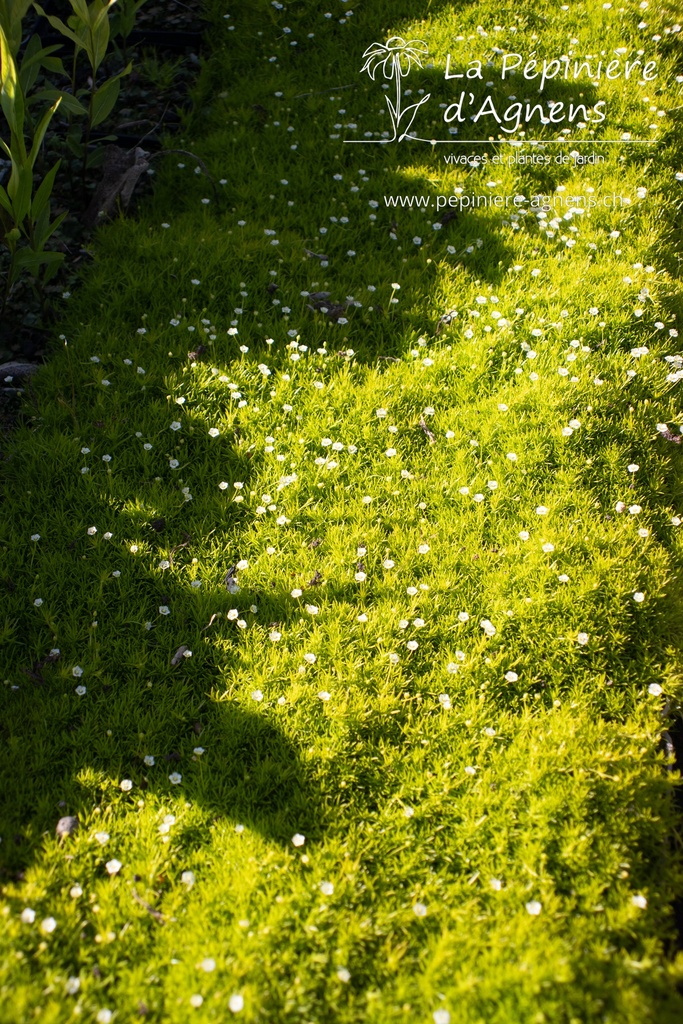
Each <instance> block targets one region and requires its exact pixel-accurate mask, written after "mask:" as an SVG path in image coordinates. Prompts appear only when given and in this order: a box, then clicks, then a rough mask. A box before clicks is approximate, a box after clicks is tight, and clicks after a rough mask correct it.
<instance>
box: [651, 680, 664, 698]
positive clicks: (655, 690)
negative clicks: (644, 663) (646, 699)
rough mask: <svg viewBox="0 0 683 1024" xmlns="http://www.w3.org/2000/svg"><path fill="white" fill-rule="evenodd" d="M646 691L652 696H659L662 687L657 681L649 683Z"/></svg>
mask: <svg viewBox="0 0 683 1024" xmlns="http://www.w3.org/2000/svg"><path fill="white" fill-rule="evenodd" d="M647 692H648V693H649V694H650V695H651V696H652V697H661V695H662V688H661V686H660V685H659V683H650V685H649V686H648V688H647Z"/></svg>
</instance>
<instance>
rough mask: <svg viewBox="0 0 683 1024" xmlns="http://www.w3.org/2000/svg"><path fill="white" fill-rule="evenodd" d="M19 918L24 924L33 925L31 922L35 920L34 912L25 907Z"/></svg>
mask: <svg viewBox="0 0 683 1024" xmlns="http://www.w3.org/2000/svg"><path fill="white" fill-rule="evenodd" d="M20 918H21V920H22V921H23V922H24V924H33V922H34V921H35V919H36V912H35V910H31V908H30V907H26V908H25V909H24V910H22V912H21V914H20Z"/></svg>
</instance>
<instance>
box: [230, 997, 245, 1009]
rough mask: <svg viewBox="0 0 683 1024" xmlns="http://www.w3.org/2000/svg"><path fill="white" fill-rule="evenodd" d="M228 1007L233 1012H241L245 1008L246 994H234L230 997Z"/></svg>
mask: <svg viewBox="0 0 683 1024" xmlns="http://www.w3.org/2000/svg"><path fill="white" fill-rule="evenodd" d="M228 1007H229V1008H230V1010H231V1011H232V1013H239V1012H240V1010H243V1009H244V996H239V995H233V996H230V998H229V999H228Z"/></svg>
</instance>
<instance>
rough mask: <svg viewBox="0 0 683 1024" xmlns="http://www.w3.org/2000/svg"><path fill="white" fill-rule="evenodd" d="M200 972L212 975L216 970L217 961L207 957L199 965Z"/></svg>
mask: <svg viewBox="0 0 683 1024" xmlns="http://www.w3.org/2000/svg"><path fill="white" fill-rule="evenodd" d="M199 970H200V971H204V972H205V973H206V974H210V973H211V971H215V970H216V961H215V960H214V959H213V957H210V956H207V957H205V958H204V959H203V960H202V962H201V963H200V965H199Z"/></svg>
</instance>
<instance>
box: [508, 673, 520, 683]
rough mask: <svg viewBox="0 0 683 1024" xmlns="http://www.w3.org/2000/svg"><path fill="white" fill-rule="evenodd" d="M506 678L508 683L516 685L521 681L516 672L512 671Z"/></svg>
mask: <svg viewBox="0 0 683 1024" xmlns="http://www.w3.org/2000/svg"><path fill="white" fill-rule="evenodd" d="M505 678H506V679H507V681H508V683H516V682H517V680H518V679H519V676H518V675H517V673H516V672H512V671H510V672H506V673H505Z"/></svg>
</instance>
